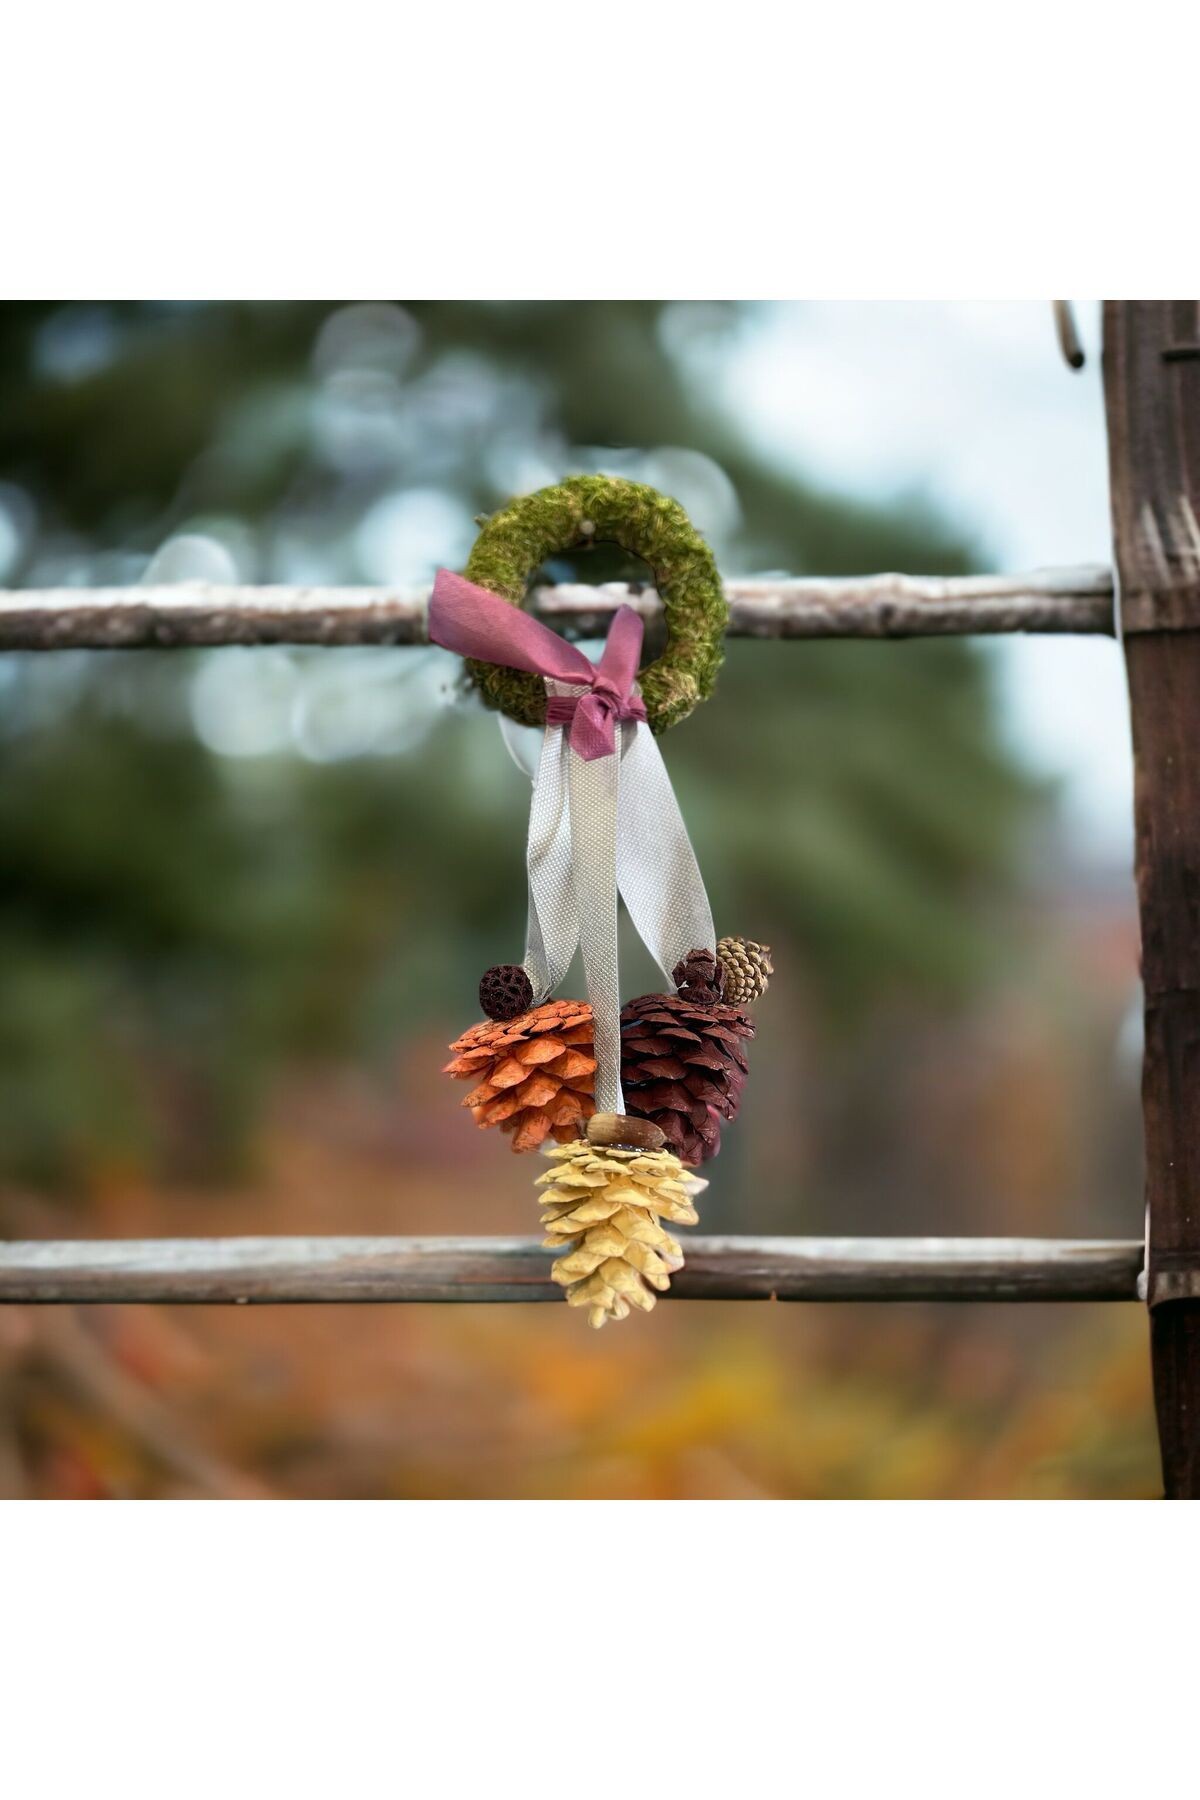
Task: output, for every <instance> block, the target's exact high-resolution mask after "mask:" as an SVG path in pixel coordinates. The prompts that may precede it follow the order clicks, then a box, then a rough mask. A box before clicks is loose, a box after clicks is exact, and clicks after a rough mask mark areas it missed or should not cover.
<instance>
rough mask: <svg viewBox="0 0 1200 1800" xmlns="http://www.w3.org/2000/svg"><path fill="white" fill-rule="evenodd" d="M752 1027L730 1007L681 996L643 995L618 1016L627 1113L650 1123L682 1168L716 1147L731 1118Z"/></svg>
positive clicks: (742, 1083)
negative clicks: (650, 1121)
mask: <svg viewBox="0 0 1200 1800" xmlns="http://www.w3.org/2000/svg"><path fill="white" fill-rule="evenodd" d="M753 1036H754V1022H753V1020H752V1019H749V1018H748V1017H747V1016H746V1014H745V1013H744V1012H741V1011H740V1010H739V1009H738V1008H737V1007H736V1006H723V1005H721V1004H720V1003H718V1002H714V1001H713V1000H712V999H711V998H707V999H692V998H690V996H689V995H688V994H686V993H685V994H643V995H642V996H641V998H640V999H639V1000H631V1001H630V1002H629V1005H628V1006H627V1007H626V1008H625V1009H624V1011H623V1012H622V1014H621V1086H622V1088H623V1089H624V1092H625V1108H626V1111H628V1112H631V1113H635V1114H636V1115H637V1117H638V1118H640V1119H652V1120H653V1121H654V1123H655V1124H656V1125H657V1126H658V1127H659V1128H660V1130H661V1131H663V1132H664V1133H665V1135H666V1139H667V1143H666V1148H667V1149H668V1150H673V1151H674V1152H675V1154H676V1156H678V1157H680V1158H681V1159H682V1160H683V1161H684V1162H685V1163H700V1162H707V1161H708V1159H709V1157H710V1156H715V1155H716V1154H717V1151H718V1150H719V1149H720V1148H721V1121H722V1120H728V1119H734V1118H736V1117H737V1110H738V1106H739V1104H740V1102H741V1098H742V1089H743V1087H744V1086H745V1085H746V1053H745V1050H744V1049H743V1047H742V1044H743V1040H744V1039H748V1038H752V1037H753Z"/></svg>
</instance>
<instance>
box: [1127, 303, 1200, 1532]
mask: <svg viewBox="0 0 1200 1800" xmlns="http://www.w3.org/2000/svg"><path fill="white" fill-rule="evenodd" d="M1187 343H1190V344H1192V345H1193V346H1198V347H1200V303H1198V302H1196V301H1194V300H1186V301H1119V302H1117V301H1113V302H1109V303H1108V304H1107V305H1106V306H1105V309H1104V384H1105V400H1106V410H1107V415H1108V440H1109V467H1110V490H1111V497H1112V518H1113V543H1114V553H1115V558H1116V565H1117V569H1118V573H1119V581H1120V591H1121V615H1122V622H1123V624H1124V625H1125V626H1126V627H1127V632H1126V644H1125V655H1126V665H1127V669H1128V676H1129V696H1130V705H1131V711H1132V723H1133V749H1134V764H1135V820H1136V851H1135V859H1136V871H1137V887H1138V903H1139V908H1140V912H1141V925H1142V978H1143V983H1144V987H1145V1012H1146V1052H1145V1063H1144V1068H1143V1075H1142V1110H1143V1118H1144V1123H1145V1139H1146V1202H1147V1217H1148V1228H1147V1245H1148V1268H1147V1297H1148V1299H1149V1302H1150V1306H1151V1308H1152V1311H1153V1315H1154V1316H1153V1326H1152V1331H1151V1357H1152V1362H1153V1367H1154V1389H1155V1401H1156V1406H1157V1411H1158V1425H1159V1437H1160V1440H1161V1445H1162V1457H1163V1479H1164V1486H1165V1490H1166V1493H1167V1495H1168V1497H1170V1498H1187V1499H1196V1498H1200V1328H1198V1318H1197V1313H1198V1311H1200V527H1198V525H1197V519H1198V517H1200V360H1197V359H1196V358H1188V357H1181V356H1179V355H1178V354H1177V352H1178V349H1179V346H1180V345H1181V344H1187Z"/></svg>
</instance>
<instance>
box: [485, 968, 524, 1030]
mask: <svg viewBox="0 0 1200 1800" xmlns="http://www.w3.org/2000/svg"><path fill="white" fill-rule="evenodd" d="M479 1004H480V1006H481V1007H482V1009H483V1011H484V1012H485V1013H486V1014H487V1016H488V1018H489V1019H516V1018H518V1017H519V1016H520V1015H521V1013H523V1012H528V1011H529V1008H530V1007H531V1006H532V1005H533V983H532V982H531V981H530V979H529V977H528V975H527V974H526V973H525V971H524V969H523V968H522V967H521V965H520V964H519V963H497V964H496V966H495V968H494V969H488V970H487V971H486V972H485V974H484V977H483V979H482V981H481V982H480V983H479Z"/></svg>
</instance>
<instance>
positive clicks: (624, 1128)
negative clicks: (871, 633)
mask: <svg viewBox="0 0 1200 1800" xmlns="http://www.w3.org/2000/svg"><path fill="white" fill-rule="evenodd" d="M585 1129H586V1131H587V1140H588V1143H589V1144H592V1145H594V1146H595V1148H596V1149H597V1150H601V1149H603V1150H661V1149H662V1147H663V1145H664V1144H665V1143H666V1141H667V1139H666V1133H665V1132H663V1131H660V1130H659V1128H658V1126H657V1125H655V1124H654V1122H653V1120H651V1119H636V1118H633V1117H632V1116H631V1115H630V1114H629V1113H606V1112H598V1113H593V1114H592V1116H591V1118H590V1119H589V1120H588V1122H587V1125H586V1127H585Z"/></svg>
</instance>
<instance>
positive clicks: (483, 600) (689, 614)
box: [429, 475, 753, 1326]
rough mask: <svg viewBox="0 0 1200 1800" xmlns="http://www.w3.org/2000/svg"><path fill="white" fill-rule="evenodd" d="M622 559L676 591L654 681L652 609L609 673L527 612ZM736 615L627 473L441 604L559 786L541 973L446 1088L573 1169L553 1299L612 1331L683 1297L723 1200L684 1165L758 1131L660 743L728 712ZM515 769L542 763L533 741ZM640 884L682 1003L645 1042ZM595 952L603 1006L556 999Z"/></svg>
mask: <svg viewBox="0 0 1200 1800" xmlns="http://www.w3.org/2000/svg"><path fill="white" fill-rule="evenodd" d="M601 541H607V542H613V543H616V544H619V545H620V546H621V547H622V548H623V549H624V550H627V551H629V552H631V553H632V554H633V555H635V556H638V557H641V558H642V559H643V560H644V561H645V562H646V563H648V564H649V566H650V568H651V570H652V571H653V572H654V581H655V587H656V588H657V590H658V595H659V598H660V599H661V601H662V607H663V613H664V616H665V620H666V627H667V631H666V647H665V649H664V651H663V653H662V655H661V656H659V657H658V659H657V660H656V661H654V662H652V663H650V665H649V666H648V667H647V668H645V669H642V670H640V671H639V667H638V664H639V660H640V655H641V648H642V632H643V627H642V621H641V619H640V617H639V616H638V613H637V612H635V611H634V610H633V608H631V607H628V606H622V607H618V609H617V611H616V612H615V614H614V616H613V622H612V625H611V627H610V629H609V633H608V639H607V642H606V644H605V647H604V652H603V655H602V656H601V657H600V660H599V662H598V663H595V664H593V663H592V662H591V661H590V660H589V659H588V658H587V657H586V656H585V655H584V654H583V652H582V651H581V650H580V649H579V648H578V647H577V646H576V645H573V644H569V643H567V642H566V641H565V639H563V638H561V637H559V636H558V635H557V634H556V633H555V632H553V631H551V630H550V629H549V628H548V627H547V626H545V625H543V624H542V623H541V622H540V621H539V620H537V619H534V618H532V617H530V616H529V615H528V614H527V613H526V612H525V611H524V610H523V606H524V601H525V598H526V595H527V592H528V589H529V583H530V578H531V577H532V576H533V574H534V573H535V571H536V570H537V569H538V567H539V566H540V565H541V564H542V563H543V562H545V561H546V560H547V558H548V557H551V556H554V555H556V554H558V553H560V552H564V551H569V550H572V549H574V548H576V547H577V546H579V545H581V544H594V543H597V542H601ZM727 616H728V607H727V605H726V602H725V596H724V594H723V592H722V590H721V582H720V577H719V576H718V574H717V571H716V566H715V564H714V563H713V559H712V554H711V552H710V551H709V549H708V547H707V545H705V543H704V542H703V540H702V539H701V538H700V537H699V536H698V535H697V533H696V531H695V529H694V528H693V526H692V524H691V522H690V521H689V519H688V517H687V515H686V513H685V512H684V511H683V509H682V507H680V506H678V505H677V504H676V502H675V501H673V500H669V499H668V498H667V497H666V496H665V495H664V494H659V493H656V492H655V491H654V489H653V488H647V487H642V486H640V485H639V484H637V483H636V482H630V481H621V480H618V479H616V478H615V477H612V476H606V475H587V476H576V477H572V479H571V480H569V481H565V482H562V483H561V484H560V485H559V486H557V487H553V488H545V489H543V490H542V491H541V492H540V493H537V494H531V495H529V496H528V497H527V498H526V499H524V500H518V501H514V502H513V503H512V504H511V505H510V506H507V507H505V508H504V509H503V510H502V511H501V512H498V513H496V514H495V515H494V516H493V517H492V518H491V519H489V520H488V521H487V522H486V524H485V525H484V527H483V529H482V531H481V532H480V534H479V537H478V538H477V539H476V542H475V546H474V548H473V550H472V552H471V556H470V560H469V561H468V564H467V569H466V573H465V575H456V574H453V573H451V572H450V571H449V570H446V569H441V570H439V571H438V575H437V579H436V580H435V582H434V588H433V595H432V597H431V600H430V604H429V638H430V641H431V642H432V643H435V644H441V645H443V646H444V647H445V648H447V649H450V650H455V651H457V652H458V653H459V654H460V655H461V656H463V657H465V658H466V659H467V660H466V669H467V673H468V674H469V676H470V678H471V680H472V681H474V683H475V684H476V686H477V687H478V689H479V691H480V693H481V694H482V696H483V699H484V701H485V702H486V704H487V705H489V706H494V707H497V708H499V709H500V710H501V711H502V712H504V713H506V714H507V715H508V717H509V718H510V719H514V720H516V721H517V722H518V723H520V724H526V725H538V724H541V725H544V726H545V733H544V736H543V738H542V743H541V749H540V754H539V755H538V757H537V760H536V765H535V763H534V762H532V761H529V762H526V763H525V764H524V766H525V767H526V768H527V772H528V773H529V775H530V776H531V778H532V779H533V781H534V795H533V804H532V806H531V808H530V814H529V842H528V849H527V853H526V870H527V874H528V884H529V906H528V927H527V933H526V941H525V955H524V958H523V960H522V962H521V963H519V964H517V963H506V964H500V965H498V966H497V967H496V968H494V969H489V970H488V972H487V974H486V975H485V976H484V978H483V981H482V982H481V984H480V989H479V997H480V1005H481V1006H482V1008H483V1010H484V1011H485V1012H486V1013H487V1014H488V1021H487V1022H486V1023H484V1024H480V1025H476V1026H473V1027H472V1029H471V1030H470V1031H468V1032H466V1033H465V1034H464V1035H463V1036H462V1037H461V1038H459V1039H458V1041H457V1043H456V1044H455V1045H454V1046H453V1048H454V1052H455V1056H454V1060H453V1061H452V1062H451V1063H450V1064H449V1065H448V1067H447V1072H448V1073H449V1074H450V1075H453V1076H455V1077H456V1078H458V1079H463V1080H467V1079H470V1080H474V1081H475V1083H476V1086H475V1087H474V1088H473V1090H472V1092H471V1093H469V1094H468V1095H467V1097H466V1099H465V1101H464V1102H463V1104H464V1106H467V1107H469V1108H470V1109H471V1111H472V1112H473V1113H474V1115H475V1118H476V1120H477V1122H478V1123H479V1124H480V1125H483V1126H487V1125H498V1126H499V1127H500V1129H501V1130H502V1131H504V1132H507V1133H508V1134H509V1136H510V1138H511V1141H512V1147H513V1149H514V1150H529V1149H534V1148H536V1147H538V1146H539V1145H540V1146H542V1147H543V1149H544V1150H545V1152H546V1153H547V1154H548V1155H549V1156H550V1157H551V1158H552V1160H553V1162H554V1165H555V1166H554V1168H553V1169H552V1170H551V1171H550V1172H549V1173H548V1174H546V1175H544V1176H543V1177H542V1178H541V1180H540V1181H539V1183H538V1186H539V1187H541V1188H544V1189H545V1190H546V1191H545V1192H544V1193H543V1194H542V1196H541V1198H542V1201H543V1204H544V1206H545V1216H544V1221H543V1222H544V1224H545V1226H546V1229H547V1232H548V1237H547V1244H548V1246H549V1247H551V1248H553V1249H555V1250H558V1251H559V1252H560V1254H559V1256H558V1257H557V1259H556V1261H555V1263H554V1266H553V1274H554V1279H555V1281H557V1282H559V1283H560V1285H561V1286H562V1287H563V1288H564V1289H565V1290H566V1296H567V1300H568V1302H569V1303H570V1304H571V1305H572V1306H575V1307H579V1308H580V1309H581V1310H582V1309H586V1311H587V1315H588V1319H589V1321H590V1323H591V1324H592V1325H595V1326H599V1325H603V1324H605V1323H606V1322H607V1321H608V1320H609V1319H623V1318H625V1317H626V1316H627V1314H628V1313H629V1310H630V1308H631V1307H637V1308H640V1309H641V1310H642V1311H644V1312H649V1311H650V1309H651V1308H652V1307H653V1305H654V1301H655V1296H656V1295H657V1294H659V1293H662V1292H663V1291H664V1290H665V1289H666V1288H667V1287H668V1286H669V1283H670V1278H671V1274H672V1272H673V1271H674V1270H676V1269H678V1268H679V1267H680V1266H681V1264H682V1260H683V1258H682V1254H681V1251H680V1247H679V1244H678V1243H677V1241H676V1240H675V1238H673V1237H672V1236H671V1234H670V1232H669V1231H668V1229H667V1227H668V1226H669V1225H690V1224H693V1223H694V1222H695V1219H696V1212H695V1208H694V1207H693V1205H692V1200H693V1198H694V1196H695V1195H696V1194H697V1193H698V1192H699V1191H700V1189H701V1188H702V1187H704V1186H705V1183H704V1182H702V1181H699V1180H697V1178H696V1177H695V1176H693V1175H691V1174H689V1172H688V1170H687V1169H686V1168H685V1166H684V1164H685V1162H687V1161H692V1162H698V1161H700V1160H701V1159H702V1158H703V1157H705V1156H709V1155H711V1154H712V1153H713V1151H714V1150H715V1149H716V1145H717V1121H718V1120H719V1119H723V1118H731V1117H732V1116H733V1113H734V1112H736V1110H737V1098H738V1094H739V1093H740V1091H741V1084H742V1082H743V1081H744V1079H745V1072H746V1063H745V1056H744V1053H743V1051H742V1049H741V1039H742V1038H744V1037H748V1036H750V1035H751V1033H752V1032H753V1026H752V1025H751V1024H750V1022H749V1020H747V1019H746V1018H745V1016H744V1015H743V1014H742V1013H740V1012H739V1011H738V1010H737V1009H736V1008H735V1007H730V1006H726V1005H724V1004H723V1001H722V996H723V993H724V988H725V982H726V979H727V976H726V967H725V964H724V963H722V962H721V960H720V959H719V957H718V956H717V953H716V934H715V932H714V930H713V921H712V911H711V909H710V907H709V904H708V896H707V895H706V893H705V891H704V882H703V879H702V877H701V875H700V870H699V866H698V864H697V862H696V856H695V852H694V851H693V849H692V846H691V843H690V841H689V839H688V835H687V828H686V827H685V825H684V823H683V819H682V817H681V815H680V812H679V806H678V802H677V801H676V799H675V795H674V793H673V791H672V788H671V781H670V777H669V775H668V774H667V770H666V767H665V765H664V763H663V760H662V755H661V753H660V751H659V748H658V744H657V742H656V737H657V734H659V733H661V732H662V731H664V730H666V728H667V727H668V726H670V725H673V724H676V723H677V722H678V721H679V720H680V719H682V718H686V716H687V714H688V713H689V712H690V711H691V709H692V708H693V706H695V704H696V702H697V701H698V700H702V699H704V698H706V696H707V695H708V694H709V693H711V691H712V686H713V682H714V680H715V677H716V672H717V669H718V667H719V666H720V662H721V636H722V632H723V631H724V628H725V621H726V618H727ZM509 748H510V749H512V750H513V754H514V755H515V756H517V757H518V760H521V759H522V756H523V752H522V750H521V748H520V746H519V745H517V743H516V742H515V740H509ZM618 870H619V871H620V876H619V886H620V897H622V898H623V899H624V901H625V904H626V907H627V909H628V911H629V915H630V917H631V919H632V921H633V923H634V925H635V926H636V928H637V930H638V932H639V933H640V934H641V937H642V939H643V941H644V942H645V944H646V946H647V948H648V949H649V951H650V953H651V955H652V956H653V957H654V959H655V961H656V962H657V964H658V966H659V968H660V969H662V970H663V971H664V975H665V972H666V971H667V970H668V969H674V971H675V975H674V980H675V984H676V987H677V989H678V992H677V993H675V994H672V995H662V994H656V995H650V996H648V997H647V998H646V999H645V1000H643V1001H634V1002H632V1005H631V1007H628V1008H626V1013H627V1014H628V1015H629V1029H628V1031H627V1032H626V1033H624V1034H623V1029H622V1014H621V1010H620V1008H621V1002H620V979H619V969H618V955H617V910H618ZM689 946H698V948H695V949H689ZM577 949H578V950H579V951H580V952H581V954H582V959H583V967H584V974H585V976H586V979H587V991H588V1002H589V1004H588V1005H587V1006H584V1005H582V1004H581V1003H576V1002H574V1001H555V1000H550V999H549V998H548V996H549V995H551V994H553V993H554V991H555V989H556V988H557V986H558V984H559V983H560V982H561V981H562V979H563V977H564V975H565V974H566V971H567V968H568V966H569V965H570V963H571V960H572V958H573V956H574V954H575V952H576V950H577ZM534 1001H537V1002H539V1004H537V1005H535V1004H533V1002H534ZM623 1054H624V1055H625V1056H626V1059H627V1073H626V1079H627V1081H628V1083H629V1094H630V1108H629V1111H628V1112H627V1111H626V1110H625V1098H624V1097H623V1095H622V1086H621V1079H622V1057H623ZM647 1108H648V1109H649V1113H647V1111H646V1109H647ZM639 1113H640V1114H642V1115H643V1116H635V1114H639ZM650 1115H652V1116H650ZM551 1139H554V1140H556V1142H557V1145H558V1147H557V1148H554V1149H551V1147H550V1142H549V1140H551Z"/></svg>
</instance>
